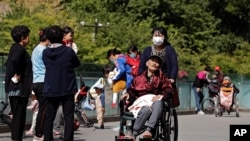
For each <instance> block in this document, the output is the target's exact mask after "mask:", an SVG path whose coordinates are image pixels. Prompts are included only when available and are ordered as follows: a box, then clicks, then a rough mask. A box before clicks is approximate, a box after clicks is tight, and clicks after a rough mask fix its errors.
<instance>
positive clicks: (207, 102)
mask: <svg viewBox="0 0 250 141" xmlns="http://www.w3.org/2000/svg"><path fill="white" fill-rule="evenodd" d="M214 107H215V103H214V100H213V99H212V98H207V99H204V100H203V101H202V103H201V109H202V111H203V112H205V114H213V113H214Z"/></svg>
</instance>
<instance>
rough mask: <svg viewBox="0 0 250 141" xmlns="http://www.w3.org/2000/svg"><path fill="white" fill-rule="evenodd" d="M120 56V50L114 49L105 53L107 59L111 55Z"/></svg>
mask: <svg viewBox="0 0 250 141" xmlns="http://www.w3.org/2000/svg"><path fill="white" fill-rule="evenodd" d="M116 54H121V51H120V50H117V49H116V48H114V49H110V50H108V52H107V58H109V57H110V56H111V55H116Z"/></svg>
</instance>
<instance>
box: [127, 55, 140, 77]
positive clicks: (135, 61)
mask: <svg viewBox="0 0 250 141" xmlns="http://www.w3.org/2000/svg"><path fill="white" fill-rule="evenodd" d="M126 59H127V64H128V65H129V66H131V71H132V72H131V74H132V75H133V77H135V76H137V74H138V69H139V65H140V56H137V57H136V58H131V57H129V56H126Z"/></svg>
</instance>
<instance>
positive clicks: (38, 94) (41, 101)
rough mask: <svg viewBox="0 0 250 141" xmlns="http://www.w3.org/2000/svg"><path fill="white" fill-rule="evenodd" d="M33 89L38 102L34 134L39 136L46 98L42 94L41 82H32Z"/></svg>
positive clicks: (42, 123)
mask: <svg viewBox="0 0 250 141" xmlns="http://www.w3.org/2000/svg"><path fill="white" fill-rule="evenodd" d="M33 91H34V93H35V95H36V97H37V100H38V103H39V110H38V114H37V118H36V126H35V135H36V136H37V137H41V136H42V135H43V128H44V122H45V113H46V107H47V100H46V97H44V96H43V95H42V94H43V83H33Z"/></svg>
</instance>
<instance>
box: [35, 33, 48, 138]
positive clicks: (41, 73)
mask: <svg viewBox="0 0 250 141" xmlns="http://www.w3.org/2000/svg"><path fill="white" fill-rule="evenodd" d="M45 30H46V29H40V30H39V32H38V36H39V40H40V43H39V44H38V45H37V46H36V47H35V48H34V50H33V51H32V56H31V61H32V69H33V88H32V89H33V91H34V93H35V95H36V98H37V100H38V103H39V107H38V113H37V118H36V126H35V134H34V138H33V141H40V140H43V128H44V121H45V113H46V105H47V102H46V97H44V96H43V95H42V93H43V85H44V77H45V65H44V63H43V60H42V53H43V50H44V49H46V47H47V46H48V44H49V40H48V38H47V36H46V34H45Z"/></svg>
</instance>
